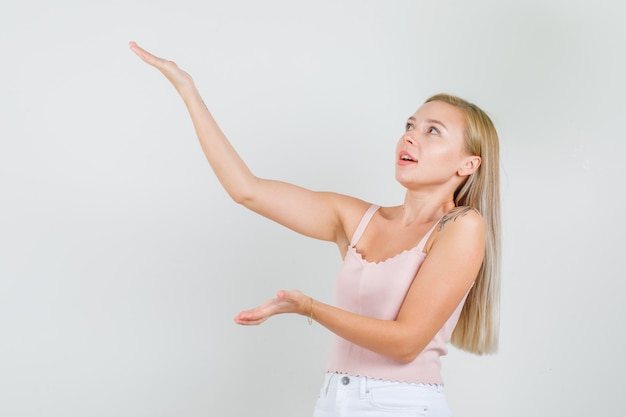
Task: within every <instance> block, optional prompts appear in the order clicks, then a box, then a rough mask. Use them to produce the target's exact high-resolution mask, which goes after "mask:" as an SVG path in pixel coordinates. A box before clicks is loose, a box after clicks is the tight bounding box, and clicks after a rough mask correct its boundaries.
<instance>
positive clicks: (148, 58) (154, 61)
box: [129, 42, 165, 67]
mask: <svg viewBox="0 0 626 417" xmlns="http://www.w3.org/2000/svg"><path fill="white" fill-rule="evenodd" d="M129 46H130V49H131V50H132V51H133V52H134V53H135V54H137V56H138V57H139V58H141V59H142V60H144V61H145V62H146V63H148V64H150V65H152V66H155V67H158V66H159V64H161V63H162V62H165V60H164V59H161V58H159V57H157V56H155V55H152V54H151V53H150V52H148V51H146V50H145V49H143V48H142V47H140V46H139V45H137V43H136V42H130V43H129Z"/></svg>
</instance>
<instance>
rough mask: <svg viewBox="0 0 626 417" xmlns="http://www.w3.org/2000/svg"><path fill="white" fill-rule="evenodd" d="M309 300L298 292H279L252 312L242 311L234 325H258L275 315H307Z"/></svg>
mask: <svg viewBox="0 0 626 417" xmlns="http://www.w3.org/2000/svg"><path fill="white" fill-rule="evenodd" d="M310 303H311V299H310V298H309V297H307V296H305V295H304V294H302V293H301V292H300V291H285V290H280V291H278V293H277V294H276V298H272V299H271V300H267V301H266V302H265V303H263V304H261V305H260V306H258V307H256V308H253V309H252V310H246V311H242V312H241V313H239V314H238V315H237V317H235V323H237V324H241V325H244V326H252V325H259V324H261V323H263V322H264V321H265V320H267V319H269V318H270V317H272V316H273V315H275V314H282V313H298V314H303V315H308V311H309V310H308V309H309V308H310V306H309V305H310Z"/></svg>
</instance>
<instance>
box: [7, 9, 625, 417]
mask: <svg viewBox="0 0 626 417" xmlns="http://www.w3.org/2000/svg"><path fill="white" fill-rule="evenodd" d="M624 7H625V6H624V5H623V3H622V2H620V1H617V0H613V1H608V0H600V1H595V2H593V3H592V2H583V1H579V2H571V1H565V0H543V1H523V2H521V1H519V2H511V1H496V0H480V1H474V2H465V1H408V0H404V1H395V0H394V1H387V2H383V1H372V0H361V1H356V0H351V1H330V0H320V1H316V2H301V1H287V0H270V1H264V2H256V1H251V0H247V1H231V2H226V1H219V2H218V1H211V0H206V1H192V0H182V1H177V2H166V1H161V0H159V1H150V2H149V1H125V2H122V1H119V0H109V1H93V2H80V1H77V0H75V1H72V0H59V1H55V2H47V1H41V0H40V1H34V0H26V1H22V2H16V1H13V2H5V3H4V4H3V5H2V6H0V51H1V54H2V55H1V56H2V59H1V61H0V416H3V417H35V416H46V417H48V416H49V417H53V416H54V417H57V416H59V417H60V416H63V417H79V416H80V417H83V416H94V417H97V416H107V417H110V416H118V417H126V416H128V417H142V416H151V417H161V416H189V417H194V416H208V415H219V416H268V417H269V416H285V417H287V416H289V417H291V416H308V415H311V412H312V408H313V404H314V401H315V398H316V396H317V392H318V389H319V386H320V384H321V382H322V378H323V372H324V366H325V361H326V354H327V352H328V342H329V335H328V333H327V332H326V331H325V330H324V329H323V328H321V327H320V326H318V325H314V326H311V327H309V326H308V325H307V324H306V320H305V319H304V318H302V317H286V316H283V317H276V318H274V319H272V320H271V321H270V322H268V323H266V324H265V325H263V326H261V327H259V328H241V327H237V326H236V325H235V324H234V323H233V320H232V319H233V317H234V316H235V314H236V313H237V312H238V311H239V310H241V309H246V308H250V307H253V306H255V305H257V304H258V303H260V302H261V301H263V300H265V299H267V298H269V297H271V296H273V294H274V293H275V291H276V290H278V289H281V288H298V289H301V290H303V291H305V292H306V293H308V294H311V295H312V296H314V297H316V298H318V299H320V300H324V301H328V302H331V301H332V289H333V281H334V277H335V274H336V272H337V270H338V266H339V264H340V259H339V254H338V251H337V249H336V248H335V247H333V245H332V244H329V243H325V242H318V241H312V240H309V239H306V238H303V237H300V236H298V235H295V234H294V233H292V232H290V231H288V230H285V229H283V228H281V227H279V226H277V225H276V224H274V223H272V222H269V221H267V220H265V219H263V218H260V217H258V216H256V215H254V214H253V213H249V212H247V211H245V209H243V208H242V207H239V206H237V205H236V204H234V203H233V202H231V201H230V200H229V199H228V197H227V195H226V193H225V192H224V191H223V190H222V189H221V188H220V187H219V184H218V183H217V181H216V180H215V178H214V177H213V176H212V173H211V172H210V169H209V167H208V164H207V163H206V162H205V161H204V158H203V155H202V153H201V151H200V148H199V146H198V144H197V141H196V139H195V136H194V132H193V129H192V126H191V123H190V121H189V118H188V116H187V114H186V112H185V109H184V106H183V104H182V101H181V100H180V99H179V98H178V96H177V95H176V93H175V91H174V89H173V88H172V87H171V86H170V85H169V84H168V83H167V81H166V80H165V79H164V78H163V77H162V76H161V75H160V74H159V73H158V72H157V71H155V70H154V69H152V68H150V67H148V66H147V65H145V64H143V63H142V62H140V61H139V59H138V58H137V57H135V56H134V55H133V54H132V53H131V51H130V50H129V49H128V46H127V44H128V41H130V40H135V41H137V42H139V43H140V44H141V45H142V46H144V47H146V48H147V49H149V50H151V51H153V52H154V53H156V54H159V55H162V56H166V57H168V58H170V59H173V60H175V61H176V62H177V63H178V64H179V65H180V66H182V67H183V68H185V69H186V70H187V71H188V72H190V73H191V74H192V75H193V76H194V79H195V80H196V83H197V85H198V87H199V89H200V91H201V93H202V94H203V96H204V98H205V101H206V102H207V104H208V106H209V108H210V109H211V110H212V112H213V114H214V115H215V117H216V118H217V120H218V122H219V123H220V124H221V126H222V128H223V130H224V131H225V132H226V134H227V135H228V136H229V138H230V139H231V141H232V142H233V143H234V145H235V147H236V148H237V149H238V151H239V152H240V153H241V155H242V156H243V157H244V159H245V160H246V161H247V162H248V164H249V165H250V167H251V168H252V170H253V172H255V174H257V175H259V176H263V177H269V178H276V179H281V180H285V181H290V182H294V183H296V184H299V185H302V186H306V187H309V188H312V189H316V190H331V191H337V192H343V193H348V194H352V195H354V196H357V197H359V198H362V199H364V200H367V201H371V202H374V203H378V204H383V205H393V204H398V203H400V202H401V201H402V198H403V190H402V189H401V188H400V187H399V186H398V185H397V184H396V183H395V182H394V179H393V150H394V145H395V141H396V140H397V139H398V137H399V135H400V134H401V133H402V130H403V124H404V122H405V120H406V117H407V116H409V115H410V114H412V113H413V111H414V110H415V109H416V108H417V107H418V106H419V105H420V103H421V102H422V101H423V100H424V99H426V98H427V97H428V96H429V95H431V94H434V93H437V92H449V93H452V94H456V95H459V96H461V97H464V98H466V99H469V100H470V101H473V102H475V103H476V104H478V105H479V106H481V107H482V108H483V109H485V110H486V111H487V112H488V113H489V114H490V115H491V116H492V118H493V120H494V122H495V124H496V127H497V129H498V131H499V134H500V139H501V152H502V173H503V176H502V192H503V200H502V204H503V237H504V239H503V248H504V254H503V286H502V327H501V348H500V352H499V353H498V354H497V355H495V356H488V357H475V356H472V355H469V354H466V353H463V352H460V351H458V350H455V349H452V350H451V352H450V354H449V355H448V357H446V358H445V359H444V378H445V380H446V385H447V392H448V395H449V400H450V403H451V405H452V408H453V410H454V412H455V415H457V416H464V417H478V416H480V417H487V416H508V417H518V416H519V417H521V416H528V415H533V416H565V415H567V416H589V415H597V416H601V415H624V414H626V407H625V406H624V403H623V399H622V396H623V391H624V383H623V375H624V373H625V372H626V363H625V360H624V351H625V350H626V341H625V340H624V324H623V318H624V316H626V307H625V306H624V302H623V294H624V291H625V290H626V284H625V273H624V249H625V245H624V240H623V237H624V235H625V234H626V222H625V221H624V214H623V210H624V205H625V203H626V201H625V200H626V199H625V197H624V189H625V185H626V184H625V180H624V177H625V174H626V164H625V162H624V155H625V154H626V134H625V133H624V116H625V114H626V101H625V100H624V97H625V94H626V81H625V80H626V79H625V78H624V74H626V52H625V49H624V45H625V44H626V27H625V26H624V25H623V22H624V20H625V18H626V13H625V11H624Z"/></svg>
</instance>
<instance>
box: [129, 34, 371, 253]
mask: <svg viewBox="0 0 626 417" xmlns="http://www.w3.org/2000/svg"><path fill="white" fill-rule="evenodd" d="M130 48H131V49H132V50H133V51H134V52H135V53H136V54H137V55H138V56H139V57H140V58H141V59H142V60H143V61H145V62H146V63H148V64H149V65H151V66H153V67H155V68H156V69H158V70H159V71H160V72H161V73H162V74H163V75H164V76H165V77H166V78H167V79H168V80H169V81H170V82H171V83H172V85H173V86H174V88H176V91H178V93H179V94H180V96H181V98H182V99H183V101H184V103H185V106H186V107H187V110H188V112H189V115H190V116H191V120H192V122H193V125H194V128H195V131H196V134H197V136H198V140H199V141H200V145H201V146H202V150H203V152H204V155H205V156H206V159H207V160H208V161H209V164H210V165H211V168H212V169H213V171H214V172H215V175H216V176H217V178H218V180H219V181H220V183H221V184H222V186H223V187H224V189H225V190H226V192H227V193H228V194H229V195H230V197H231V198H232V199H233V200H234V201H235V202H237V203H239V204H242V205H244V206H245V207H247V208H249V209H251V210H253V211H255V212H257V213H259V214H261V215H263V216H265V217H267V218H270V219H272V220H274V221H276V222H278V223H280V224H282V225H284V226H287V227H289V228H290V229H293V230H295V231H296V232H298V233H301V234H304V235H307V236H310V237H314V238H317V239H322V240H328V241H333V242H336V243H337V244H338V245H340V247H341V246H344V245H345V244H347V237H346V236H347V234H346V224H347V223H354V221H350V220H348V221H347V220H346V219H347V218H348V219H352V218H355V219H358V217H359V215H360V214H362V212H363V211H364V210H365V207H366V206H367V204H366V203H364V202H363V201H360V200H357V199H354V198H351V197H348V196H344V195H339V194H335V193H325V192H314V191H311V190H307V189H305V188H302V187H298V186H295V185H292V184H288V183H285V182H281V181H273V180H266V179H261V178H258V177H256V176H254V175H253V174H252V172H251V171H250V169H249V168H248V166H247V165H246V164H245V163H244V161H243V160H242V159H241V157H240V156H239V155H238V154H237V152H236V151H235V149H234V148H233V146H232V145H231V143H230V142H229V141H228V139H227V138H226V136H225V135H224V133H223V132H222V131H221V129H220V127H219V126H218V124H217V122H216V121H215V119H213V116H212V115H211V113H210V112H209V110H208V108H207V107H206V105H205V104H204V101H203V100H202V97H201V96H200V93H199V92H198V90H197V89H196V87H195V84H194V82H193V79H192V78H191V76H190V75H189V74H187V73H186V72H185V71H183V70H181V69H180V68H178V66H177V65H176V64H175V63H174V62H172V61H168V60H165V59H162V58H159V57H157V56H154V55H152V54H151V53H149V52H148V51H146V50H144V49H142V48H141V47H139V46H138V45H137V44H136V43H134V42H131V43H130ZM359 213H360V214H359ZM350 227H351V226H348V228H350Z"/></svg>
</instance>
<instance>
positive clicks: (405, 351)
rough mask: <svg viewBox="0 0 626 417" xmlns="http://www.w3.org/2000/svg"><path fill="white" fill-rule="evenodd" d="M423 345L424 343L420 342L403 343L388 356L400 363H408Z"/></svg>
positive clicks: (419, 351)
mask: <svg viewBox="0 0 626 417" xmlns="http://www.w3.org/2000/svg"><path fill="white" fill-rule="evenodd" d="M425 347H426V344H422V343H405V344H403V345H402V346H401V347H400V348H398V349H396V350H395V351H394V352H393V353H392V355H390V357H391V359H393V360H395V361H397V362H399V363H401V364H408V363H411V362H413V361H414V360H415V359H416V358H417V356H418V355H419V354H420V353H422V351H423V350H424V348H425Z"/></svg>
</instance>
